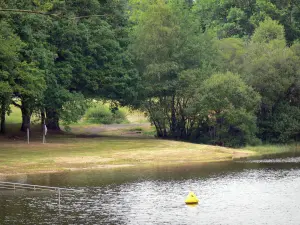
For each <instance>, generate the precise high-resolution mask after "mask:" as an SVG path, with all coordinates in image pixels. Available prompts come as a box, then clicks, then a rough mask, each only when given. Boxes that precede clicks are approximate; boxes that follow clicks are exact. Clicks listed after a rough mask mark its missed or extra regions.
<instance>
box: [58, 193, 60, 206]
mask: <svg viewBox="0 0 300 225" xmlns="http://www.w3.org/2000/svg"><path fill="white" fill-rule="evenodd" d="M58 207H59V208H60V189H58Z"/></svg>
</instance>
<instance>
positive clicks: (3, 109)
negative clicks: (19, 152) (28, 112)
mask: <svg viewBox="0 0 300 225" xmlns="http://www.w3.org/2000/svg"><path fill="white" fill-rule="evenodd" d="M0 112H1V122H0V123H1V128H0V133H1V134H5V132H6V129H5V128H6V127H5V113H6V101H5V100H4V99H2V101H1V110H0Z"/></svg>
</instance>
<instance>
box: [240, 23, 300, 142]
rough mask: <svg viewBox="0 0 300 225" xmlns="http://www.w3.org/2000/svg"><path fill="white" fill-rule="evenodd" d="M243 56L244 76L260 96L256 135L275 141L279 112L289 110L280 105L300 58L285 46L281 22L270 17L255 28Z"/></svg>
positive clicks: (296, 71) (294, 77)
mask: <svg viewBox="0 0 300 225" xmlns="http://www.w3.org/2000/svg"><path fill="white" fill-rule="evenodd" d="M245 56H246V57H245V60H244V66H243V67H244V79H245V80H246V82H247V83H248V84H249V85H251V86H252V87H253V88H254V89H255V90H256V91H258V92H259V93H260V94H261V96H262V103H261V107H260V111H259V113H258V126H259V130H260V131H259V137H260V138H261V139H262V140H264V141H276V140H278V138H279V136H280V133H281V132H280V131H279V130H278V127H282V126H279V125H278V124H277V122H279V123H280V121H279V120H278V119H279V118H280V116H278V113H279V114H280V115H283V114H287V110H289V108H286V109H285V110H284V107H282V106H283V102H285V101H286V100H288V99H287V96H288V95H289V93H290V91H291V90H292V89H293V87H294V86H295V85H296V84H297V80H298V77H299V65H298V64H299V63H298V60H299V59H298V57H297V56H296V55H295V54H294V52H293V51H292V50H291V49H290V48H288V47H287V46H286V41H285V35H284V29H283V26H281V25H279V24H278V22H276V21H273V20H270V19H267V20H265V21H264V22H262V23H260V26H259V27H258V28H257V29H256V30H255V33H254V35H253V37H252V40H251V43H250V44H249V46H248V47H247V53H246V55H245ZM284 105H286V104H284ZM278 110H280V112H279V111H278ZM276 118H277V119H276ZM286 125H287V124H286ZM275 127H277V128H275ZM283 132H284V131H283ZM281 140H283V139H281Z"/></svg>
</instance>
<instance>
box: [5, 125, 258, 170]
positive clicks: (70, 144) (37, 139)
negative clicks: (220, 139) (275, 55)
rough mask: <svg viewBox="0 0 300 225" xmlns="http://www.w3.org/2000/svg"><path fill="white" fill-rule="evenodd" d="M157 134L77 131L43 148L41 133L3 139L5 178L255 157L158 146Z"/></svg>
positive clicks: (167, 142) (194, 146) (173, 145)
mask: <svg viewBox="0 0 300 225" xmlns="http://www.w3.org/2000/svg"><path fill="white" fill-rule="evenodd" d="M128 126H129V125H128ZM147 126H148V127H147ZM114 128H115V129H114ZM76 129H77V130H76ZM97 129H98V130H97ZM105 129H106V130H105ZM151 129H152V128H151V127H149V125H145V126H144V127H143V126H142V127H136V128H134V127H132V128H128V127H125V128H120V127H114V126H112V127H111V126H96V125H91V126H83V127H78V126H75V128H73V132H74V133H73V134H54V133H50V134H49V136H48V137H47V143H46V144H42V143H41V135H40V133H39V132H38V128H36V132H33V133H32V138H31V143H30V144H29V145H28V144H26V142H25V135H24V134H21V133H15V134H12V135H7V136H6V137H0V143H1V147H0V174H2V175H3V174H16V173H42V172H58V171H70V170H78V169H80V170H81V169H101V168H113V167H122V166H141V165H147V166H148V165H149V166H151V165H170V164H173V165H177V164H179V163H204V162H216V161H224V160H231V159H232V158H235V157H244V156H248V155H252V152H249V151H246V150H233V149H229V148H223V147H218V146H208V145H199V144H191V143H186V142H179V141H170V140H158V139H155V138H153V137H150V136H147V135H145V134H143V132H147V130H151ZM12 130H15V131H16V127H15V128H13V129H12ZM88 131H90V133H89V132H88ZM101 135H102V136H101Z"/></svg>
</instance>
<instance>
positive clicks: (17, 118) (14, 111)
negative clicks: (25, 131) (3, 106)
mask: <svg viewBox="0 0 300 225" xmlns="http://www.w3.org/2000/svg"><path fill="white" fill-rule="evenodd" d="M6 123H8V124H16V123H22V113H21V110H20V109H19V108H17V107H15V106H13V105H11V113H10V114H9V116H6Z"/></svg>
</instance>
